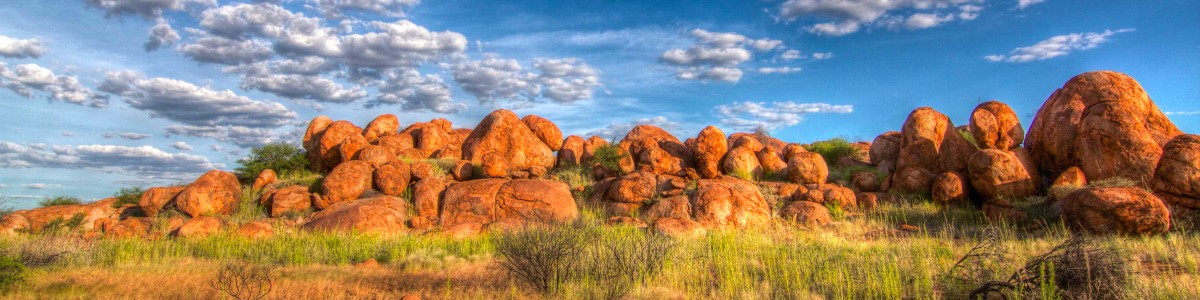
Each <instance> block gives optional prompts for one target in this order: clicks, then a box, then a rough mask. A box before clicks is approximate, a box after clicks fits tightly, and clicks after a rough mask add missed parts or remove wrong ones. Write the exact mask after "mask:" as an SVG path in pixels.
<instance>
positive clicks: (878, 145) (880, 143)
mask: <svg viewBox="0 0 1200 300" xmlns="http://www.w3.org/2000/svg"><path fill="white" fill-rule="evenodd" d="M869 153H870V156H871V163H872V164H875V165H879V163H881V162H883V161H893V162H894V161H896V159H899V158H900V132H899V131H888V132H884V133H883V134H880V135H879V136H876V137H875V140H874V141H872V142H871V150H869Z"/></svg>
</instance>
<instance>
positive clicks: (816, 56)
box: [812, 52, 833, 60]
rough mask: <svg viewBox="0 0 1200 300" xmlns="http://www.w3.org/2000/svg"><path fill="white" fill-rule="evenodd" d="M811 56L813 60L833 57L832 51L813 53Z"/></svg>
mask: <svg viewBox="0 0 1200 300" xmlns="http://www.w3.org/2000/svg"><path fill="white" fill-rule="evenodd" d="M812 58H813V59H815V60H822V59H830V58H833V52H818V53H813V54H812Z"/></svg>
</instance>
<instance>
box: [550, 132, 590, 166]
mask: <svg viewBox="0 0 1200 300" xmlns="http://www.w3.org/2000/svg"><path fill="white" fill-rule="evenodd" d="M583 145H584V140H583V138H582V137H580V136H578V135H571V136H567V139H566V140H563V141H562V148H560V149H558V163H557V164H555V166H557V167H566V166H578V165H582V163H583V160H582V158H583Z"/></svg>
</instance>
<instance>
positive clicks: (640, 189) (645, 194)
mask: <svg viewBox="0 0 1200 300" xmlns="http://www.w3.org/2000/svg"><path fill="white" fill-rule="evenodd" d="M657 191H658V180H657V178H655V176H654V174H653V173H649V172H633V173H629V174H628V175H625V176H622V177H620V178H617V180H615V181H613V182H612V186H611V187H609V188H608V199H609V200H610V201H615V202H621V203H631V204H641V203H645V202H646V201H647V200H650V198H653V197H654V196H655V194H656V193H657Z"/></svg>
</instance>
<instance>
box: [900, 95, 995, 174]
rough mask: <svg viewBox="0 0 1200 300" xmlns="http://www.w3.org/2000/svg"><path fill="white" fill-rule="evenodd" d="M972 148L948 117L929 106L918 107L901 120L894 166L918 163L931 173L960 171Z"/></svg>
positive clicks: (972, 150) (963, 167) (917, 165)
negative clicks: (898, 145)
mask: <svg viewBox="0 0 1200 300" xmlns="http://www.w3.org/2000/svg"><path fill="white" fill-rule="evenodd" d="M975 150H976V149H975V146H972V145H971V144H970V142H967V140H966V139H965V138H963V136H962V135H961V134H960V133H959V132H958V130H957V129H956V128H955V127H954V124H953V123H951V122H950V118H948V117H946V115H943V114H942V113H940V112H937V111H936V110H933V109H932V108H928V107H921V108H917V109H916V110H913V112H912V113H911V114H909V115H908V119H907V120H905V121H904V129H903V130H901V131H900V153H899V155H898V156H897V160H896V168H897V169H904V168H906V167H919V168H923V169H925V170H927V171H929V172H930V173H934V174H941V173H944V172H948V171H955V172H963V171H966V169H967V159H968V158H969V157H970V156H971V154H973V153H974V152H975Z"/></svg>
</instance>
